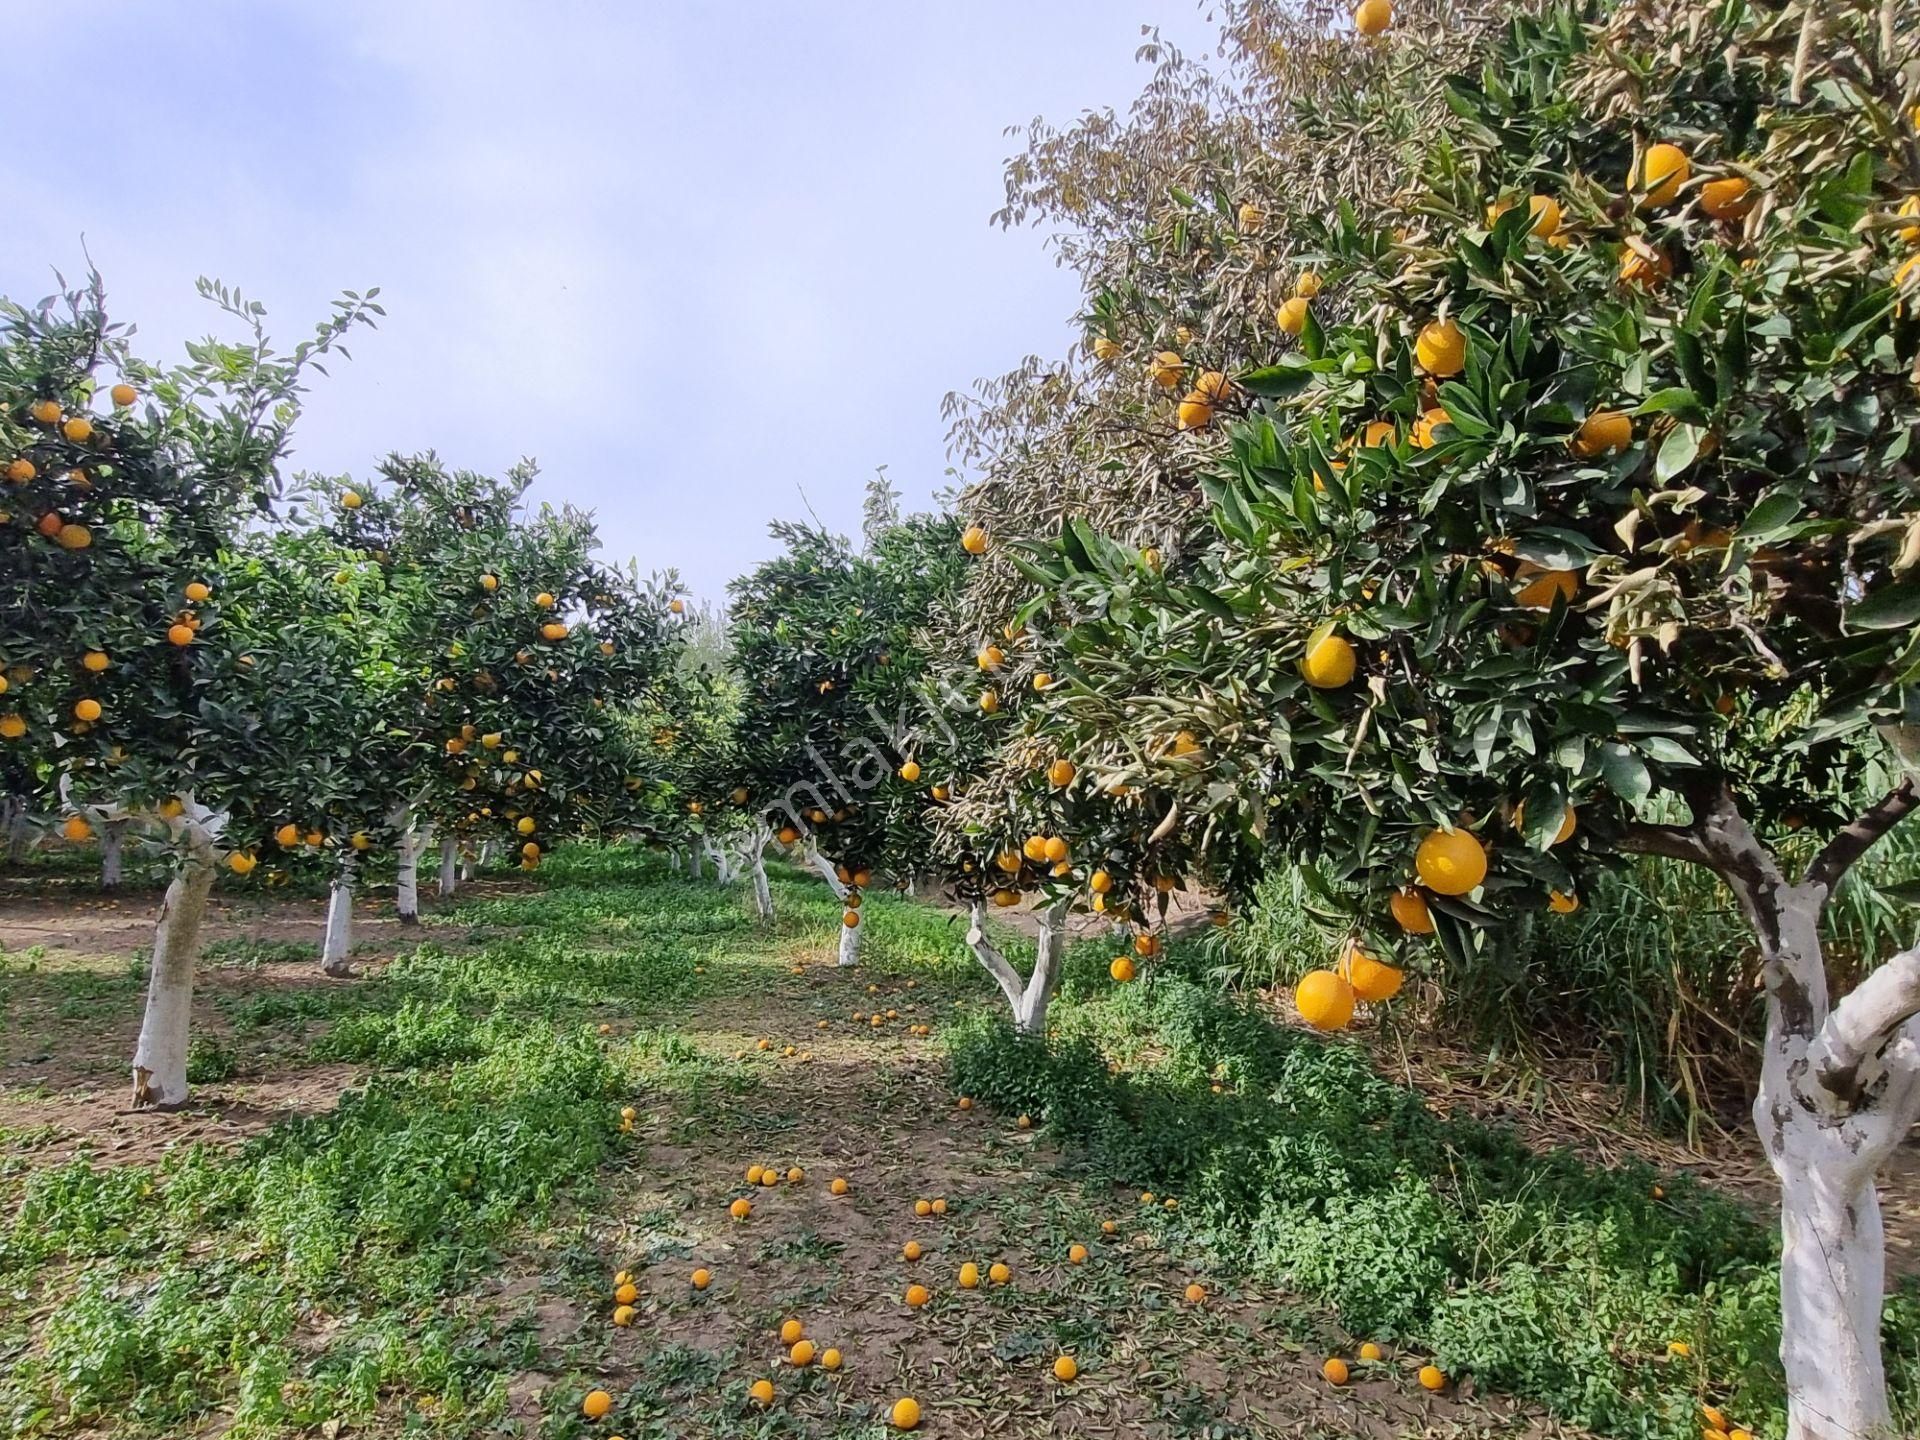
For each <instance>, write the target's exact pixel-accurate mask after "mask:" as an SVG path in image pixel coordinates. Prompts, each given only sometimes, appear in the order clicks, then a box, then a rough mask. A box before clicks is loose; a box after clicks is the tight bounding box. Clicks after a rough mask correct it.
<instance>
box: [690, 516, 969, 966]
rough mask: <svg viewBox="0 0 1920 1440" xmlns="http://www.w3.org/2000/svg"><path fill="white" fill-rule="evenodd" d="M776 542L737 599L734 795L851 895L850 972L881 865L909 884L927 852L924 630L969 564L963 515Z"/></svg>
mask: <svg viewBox="0 0 1920 1440" xmlns="http://www.w3.org/2000/svg"><path fill="white" fill-rule="evenodd" d="M773 533H774V535H775V537H776V538H777V539H778V540H780V541H781V542H782V544H783V545H784V547H785V551H784V553H783V554H781V555H779V556H777V557H776V558H775V559H772V560H769V561H767V562H765V563H764V564H762V565H760V566H758V567H757V568H756V569H754V570H753V571H751V572H750V573H748V574H747V575H744V576H742V577H741V578H740V579H738V580H736V581H735V582H734V583H733V586H732V592H731V594H732V607H731V616H730V623H729V629H728V640H729V647H730V649H731V652H732V665H733V667H734V670H735V672H736V674H737V675H738V677H739V688H740V709H739V717H738V720H737V724H736V731H735V741H734V756H735V763H736V765H737V767H738V768H737V771H736V772H735V776H734V787H732V788H737V789H738V790H740V791H744V792H745V794H744V797H743V799H742V801H741V803H743V804H745V805H747V806H749V807H751V809H752V810H753V812H754V813H755V814H757V815H758V816H759V817H760V818H761V820H762V822H763V825H764V827H765V830H766V831H767V832H769V833H770V834H771V836H772V837H773V838H776V839H778V840H779V841H780V842H781V843H783V844H787V845H802V846H803V847H804V853H805V854H806V855H807V857H808V859H809V860H810V862H811V863H813V864H814V865H815V867H816V868H817V869H819V871H820V872H821V874H822V875H823V877H824V878H825V879H826V880H827V882H828V884H829V885H831V886H832V887H833V888H834V891H835V893H836V894H838V895H840V896H841V897H842V898H843V899H844V900H845V901H846V909H845V912H844V915H843V920H844V921H845V924H844V926H843V932H842V936H841V946H840V960H841V963H842V964H846V965H851V964H853V963H855V961H856V959H857V957H858V953H859V925H860V901H861V897H862V894H863V892H864V891H865V889H866V887H867V886H868V885H870V884H871V883H872V881H873V879H874V877H875V875H876V874H878V873H883V872H888V873H892V874H893V875H894V877H895V878H896V880H897V881H901V882H902V883H904V880H905V879H906V878H907V877H909V876H910V875H911V874H912V873H913V872H914V871H916V870H917V869H918V868H919V866H920V864H921V863H922V862H923V857H924V855H925V853H926V834H925V831H924V828H923V825H922V812H923V811H924V809H925V807H926V804H927V793H928V790H927V787H926V786H924V785H922V784H921V783H920V780H921V776H922V772H923V771H925V770H927V769H928V768H929V767H931V766H934V765H935V764H937V763H940V762H939V761H938V757H937V756H935V755H933V754H932V753H931V752H932V750H934V749H937V748H938V747H939V746H940V745H941V744H942V743H943V741H942V738H941V736H940V733H939V731H938V730H937V729H935V728H933V727H932V726H931V725H930V724H929V722H930V721H931V720H932V718H933V717H934V716H935V715H937V714H938V712H937V711H935V710H929V709H927V708H925V707H924V706H923V705H922V704H921V702H920V682H921V680H922V678H923V676H924V674H925V667H926V654H927V650H926V646H927V641H926V638H925V634H924V631H925V628H926V626H927V623H928V621H929V619H930V617H931V616H932V615H933V613H934V608H935V606H936V605H937V603H938V602H939V600H940V598H941V597H942V596H944V595H947V594H950V593H951V591H952V589H953V587H954V586H955V585H957V583H958V581H959V578H960V575H961V573H962V568H963V564H964V560H965V556H964V554H963V553H962V552H961V551H960V550H959V548H958V547H957V546H956V545H955V544H954V533H955V532H954V528H953V526H952V524H951V522H950V521H947V520H945V519H934V518H928V517H924V516H915V517H912V518H909V519H907V520H905V521H902V522H899V523H897V524H892V525H887V526H882V527H880V528H878V529H877V530H876V532H875V533H874V534H873V535H872V536H871V537H870V547H869V549H868V551H867V552H866V553H864V554H859V553H855V552H854V550H853V549H852V548H851V547H850V546H849V545H848V544H847V543H846V542H845V541H844V540H841V539H839V538H838V537H835V536H832V535H829V534H827V533H826V532H824V531H822V530H819V529H816V528H812V527H808V526H803V525H792V524H785V523H781V524H776V525H775V526H774V527H773ZM762 843H764V838H763V841H762ZM750 854H751V852H750Z"/></svg>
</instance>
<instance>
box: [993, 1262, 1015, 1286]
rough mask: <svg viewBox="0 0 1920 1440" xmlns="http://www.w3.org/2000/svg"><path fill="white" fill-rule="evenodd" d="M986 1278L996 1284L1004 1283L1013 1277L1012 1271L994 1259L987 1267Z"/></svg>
mask: <svg viewBox="0 0 1920 1440" xmlns="http://www.w3.org/2000/svg"><path fill="white" fill-rule="evenodd" d="M987 1279H989V1280H991V1281H992V1282H993V1283H994V1284H996V1285H1004V1284H1006V1283H1007V1282H1008V1281H1009V1280H1011V1279H1013V1271H1011V1270H1009V1269H1008V1268H1007V1267H1006V1266H1005V1265H1004V1264H1003V1263H1001V1262H1000V1261H998V1260H996V1261H994V1262H993V1264H991V1265H989V1266H988V1267H987Z"/></svg>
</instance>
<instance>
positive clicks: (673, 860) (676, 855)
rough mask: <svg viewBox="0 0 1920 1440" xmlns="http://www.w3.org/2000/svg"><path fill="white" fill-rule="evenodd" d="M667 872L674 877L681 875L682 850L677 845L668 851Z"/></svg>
mask: <svg viewBox="0 0 1920 1440" xmlns="http://www.w3.org/2000/svg"><path fill="white" fill-rule="evenodd" d="M667 871H668V873H669V874H672V875H678V874H679V873H680V848H679V847H678V846H677V845H676V846H669V847H668V849H667Z"/></svg>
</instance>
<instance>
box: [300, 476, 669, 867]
mask: <svg viewBox="0 0 1920 1440" xmlns="http://www.w3.org/2000/svg"><path fill="white" fill-rule="evenodd" d="M534 476H535V471H534V469H533V467H532V466H531V465H526V464H523V465H521V466H517V467H515V469H513V470H512V471H510V472H509V473H508V475H507V476H506V477H505V478H504V479H498V480H496V479H494V478H492V477H488V476H482V475H477V474H474V473H471V472H467V471H449V470H448V469H447V468H446V467H445V466H444V465H443V464H441V462H440V461H439V460H438V459H437V458H436V457H434V456H432V455H425V456H416V457H399V456H396V457H393V458H391V459H389V460H388V461H387V462H386V464H385V465H384V466H383V467H382V469H381V474H380V479H379V480H378V481H377V482H374V483H371V484H367V485H365V486H363V487H360V488H356V487H355V485H354V483H353V482H350V481H330V482H327V483H326V485H325V487H324V489H325V495H326V498H325V500H324V502H323V510H324V513H325V515H326V517H327V527H328V531H329V534H330V535H331V537H332V538H333V540H334V541H335V542H336V543H338V544H341V545H343V546H347V547H350V548H351V549H352V550H353V551H354V552H355V553H356V554H358V555H360V556H362V557H363V561H362V564H363V568H366V569H369V570H370V571H371V574H370V576H369V577H368V579H367V582H366V583H367V584H368V585H369V587H370V589H371V590H372V591H374V592H375V600H374V602H373V603H372V604H371V605H370V610H371V611H372V612H373V613H372V614H371V615H370V619H369V623H370V624H372V625H373V626H375V627H376V628H377V629H378V630H379V632H380V633H381V635H382V637H383V639H382V641H381V644H382V647H383V649H384V652H385V656H386V660H385V662H384V664H385V666H386V668H388V669H390V670H391V672H392V675H391V680H390V681H388V682H387V683H386V684H385V686H384V688H383V693H384V695H385V696H386V699H387V702H388V708H387V710H386V714H385V717H384V727H385V731H386V733H387V734H388V736H389V737H390V741H391V743H392V744H393V745H394V747H395V748H394V751H393V755H392V758H393V761H394V767H395V768H394V769H393V770H392V771H391V773H390V774H389V775H388V776H387V777H385V782H384V783H385V786H386V793H385V795H384V797H383V801H382V803H383V805H384V806H385V807H388V808H387V813H388V814H389V816H390V821H389V823H390V828H391V831H392V833H393V836H394V838H395V840H396V843H397V844H398V845H399V846H400V858H401V876H402V888H403V891H404V890H406V889H408V888H410V886H411V876H410V875H409V874H408V870H409V868H410V861H411V859H412V857H413V856H415V855H417V854H418V853H419V851H420V850H421V849H422V848H423V847H424V845H425V844H426V843H427V840H426V839H425V836H426V835H427V834H430V833H431V832H432V831H433V830H435V829H438V831H439V832H440V834H441V835H442V836H443V837H444V839H443V846H446V848H445V849H443V859H442V867H441V873H442V882H443V886H446V887H448V888H450V886H451V875H450V871H451V869H452V858H453V857H452V850H451V846H448V845H446V842H447V841H451V840H453V839H455V838H456V837H457V838H464V839H465V840H467V841H468V842H469V843H473V844H484V843H486V842H488V841H498V842H500V843H502V844H504V845H506V846H508V847H510V848H511V849H512V850H513V851H514V852H515V853H517V854H518V856H519V857H520V864H521V865H522V866H524V867H525V868H528V869H531V868H533V867H535V866H536V865H538V863H539V859H540V856H541V855H542V854H543V853H544V851H545V850H546V849H547V848H548V847H550V846H551V845H552V844H553V843H554V842H555V841H556V840H559V839H563V838H565V837H567V836H569V835H574V834H604V833H607V832H609V831H618V830H621V829H624V828H628V827H629V826H630V825H631V824H632V823H633V822H634V821H635V819H636V818H637V817H636V812H635V810H634V808H633V807H634V805H635V803H636V802H635V796H636V795H637V794H638V792H640V791H641V790H642V789H643V788H644V782H645V778H646V770H647V768H648V767H649V766H650V765H651V764H652V763H653V762H652V760H651V759H650V757H649V756H648V755H647V754H646V753H645V747H643V746H642V745H641V744H639V743H638V741H637V739H636V737H635V735H634V734H633V730H632V726H631V724H630V723H629V712H630V711H631V710H632V709H633V707H635V706H636V705H638V704H640V703H642V702H643V701H644V700H645V699H646V698H647V697H648V696H649V695H650V694H651V693H652V691H653V690H654V688H655V687H656V686H658V685H659V684H660V683H662V681H663V677H664V676H665V675H666V674H667V673H668V671H669V669H670V667H671V664H672V660H673V656H674V653H675V651H676V648H677V644H678V640H677V626H675V625H674V623H673V619H672V617H673V612H674V607H675V606H676V605H677V604H678V603H680V602H679V601H678V599H677V595H676V591H677V584H676V582H675V581H674V580H673V578H672V577H671V576H666V577H656V578H654V579H652V580H648V581H643V580H642V579H640V577H639V576H638V575H637V573H635V572H634V571H633V570H632V569H631V567H629V568H627V569H624V570H623V569H620V568H617V567H613V566H610V565H608V564H606V563H605V562H604V561H602V560H601V559H599V558H598V555H597V551H598V549H599V539H598V536H597V534H596V532H595V529H594V526H593V522H592V519H591V517H589V516H587V515H585V514H583V513H581V512H578V511H575V510H572V509H561V510H554V509H552V508H550V507H545V506H543V507H541V509H540V510H539V511H538V512H537V513H534V514H531V515H529V514H527V513H525V509H524V504H525V493H526V490H527V487H528V486H529V485H531V484H532V482H533V479H534ZM347 578H351V577H350V576H349V577H347Z"/></svg>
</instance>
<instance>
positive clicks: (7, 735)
mask: <svg viewBox="0 0 1920 1440" xmlns="http://www.w3.org/2000/svg"><path fill="white" fill-rule="evenodd" d="M26 733H27V722H26V721H25V720H24V719H23V718H22V717H20V716H18V715H0V740H18V739H19V738H20V737H21V736H22V735H24V734H26Z"/></svg>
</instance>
